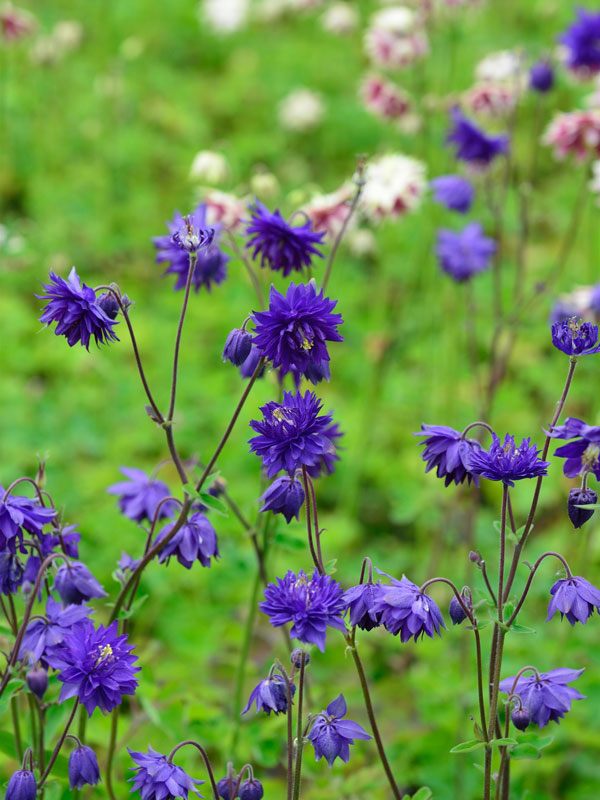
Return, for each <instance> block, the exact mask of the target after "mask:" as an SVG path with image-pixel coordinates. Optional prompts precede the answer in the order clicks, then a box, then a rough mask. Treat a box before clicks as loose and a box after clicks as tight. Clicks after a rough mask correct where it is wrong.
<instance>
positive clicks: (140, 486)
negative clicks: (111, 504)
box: [106, 467, 176, 522]
mask: <svg viewBox="0 0 600 800" xmlns="http://www.w3.org/2000/svg"><path fill="white" fill-rule="evenodd" d="M120 471H121V472H122V473H123V475H125V477H126V478H128V480H126V481H121V482H120V483H114V484H113V485H112V486H109V487H108V489H107V490H106V491H107V492H108V493H109V494H114V495H117V497H118V498H119V508H120V509H121V513H122V514H124V515H125V516H126V517H128V518H129V519H132V520H133V521H134V522H143V521H144V520H148V522H152V521H153V519H154V514H155V513H156V507H157V506H158V504H159V503H160V501H161V500H164V499H165V497H168V496H169V495H170V494H171V493H170V492H169V487H168V486H167V485H166V483H163V482H162V481H158V480H155V479H152V478H149V477H148V475H146V473H145V472H144V470H142V469H135V468H134V467H121V468H120ZM175 508H176V506H175V503H173V502H168V503H163V504H162V506H161V507H160V510H159V514H158V518H159V519H161V518H162V517H171V516H172V515H173V512H174V511H175Z"/></svg>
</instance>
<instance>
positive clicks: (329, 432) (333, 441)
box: [307, 422, 344, 478]
mask: <svg viewBox="0 0 600 800" xmlns="http://www.w3.org/2000/svg"><path fill="white" fill-rule="evenodd" d="M323 435H324V436H326V437H327V438H328V439H329V448H328V450H327V451H326V452H325V453H323V455H322V456H321V459H320V461H319V463H318V464H315V465H313V466H310V467H307V472H308V474H309V475H310V476H311V478H320V477H321V475H324V474H329V475H331V473H332V472H335V465H336V462H338V461H339V460H340V457H339V456H338V450H342V449H343V448H342V447H341V446H340V445H339V443H338V439H341V438H342V436H343V435H344V434H343V432H342V431H341V430H340V426H339V425H338V424H337V422H333V423H332V424H331V425H328V426H327V427H326V428H325V430H324V431H323Z"/></svg>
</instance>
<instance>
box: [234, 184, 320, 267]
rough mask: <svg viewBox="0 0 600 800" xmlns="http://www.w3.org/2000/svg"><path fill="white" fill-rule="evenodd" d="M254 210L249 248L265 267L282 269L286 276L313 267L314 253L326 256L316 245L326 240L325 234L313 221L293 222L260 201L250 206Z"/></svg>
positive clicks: (249, 229)
mask: <svg viewBox="0 0 600 800" xmlns="http://www.w3.org/2000/svg"><path fill="white" fill-rule="evenodd" d="M250 212H251V220H250V222H249V223H248V226H247V227H246V234H247V236H248V237H249V238H248V241H247V243H246V247H248V248H251V249H252V258H257V257H260V265H261V267H264V266H265V265H266V266H268V267H269V268H270V269H273V270H281V272H282V273H283V277H284V278H286V277H287V276H288V275H289V274H290V272H292V270H295V271H297V272H300V271H301V270H302V269H303V267H309V266H310V263H311V261H312V258H313V256H318V257H319V258H323V254H322V253H321V251H320V250H318V249H317V247H316V246H315V245H318V244H321V243H322V241H323V239H324V237H325V234H324V233H317V232H316V231H314V230H313V229H312V224H311V222H310V221H307V222H306V223H305V224H304V225H290V224H289V222H286V221H285V220H284V218H283V217H282V216H281V214H280V213H279V209H275V211H273V212H271V211H269V209H268V208H267V207H266V206H264V205H263V204H262V203H260V202H259V201H258V200H257V201H256V202H255V203H254V205H252V206H250Z"/></svg>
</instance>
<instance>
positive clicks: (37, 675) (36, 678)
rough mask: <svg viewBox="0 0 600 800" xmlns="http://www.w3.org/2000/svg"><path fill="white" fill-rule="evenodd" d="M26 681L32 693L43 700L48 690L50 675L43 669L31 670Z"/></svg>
mask: <svg viewBox="0 0 600 800" xmlns="http://www.w3.org/2000/svg"><path fill="white" fill-rule="evenodd" d="M25 680H26V681H27V686H29V688H30V689H31V691H32V692H33V693H34V694H35V695H36V696H37V697H39V698H40V700H42V699H43V697H44V695H45V694H46V689H47V688H48V673H47V672H46V670H45V669H43V668H42V667H38V668H37V669H30V670H29V672H28V673H27V676H26V678H25Z"/></svg>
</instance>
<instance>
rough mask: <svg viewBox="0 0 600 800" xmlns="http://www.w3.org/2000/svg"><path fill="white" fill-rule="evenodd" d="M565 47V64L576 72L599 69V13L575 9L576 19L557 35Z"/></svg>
mask: <svg viewBox="0 0 600 800" xmlns="http://www.w3.org/2000/svg"><path fill="white" fill-rule="evenodd" d="M558 40H559V41H560V42H561V43H562V44H563V45H564V46H565V47H566V49H567V66H568V67H569V68H570V69H572V70H575V71H577V72H583V73H588V74H590V73H591V74H594V73H596V72H598V71H600V14H598V13H593V12H592V13H590V12H589V11H586V10H585V9H584V8H578V9H577V19H576V20H575V22H573V23H572V25H570V26H569V27H568V28H567V30H566V31H565V32H564V33H563V34H561V35H560V36H559V37H558Z"/></svg>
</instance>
